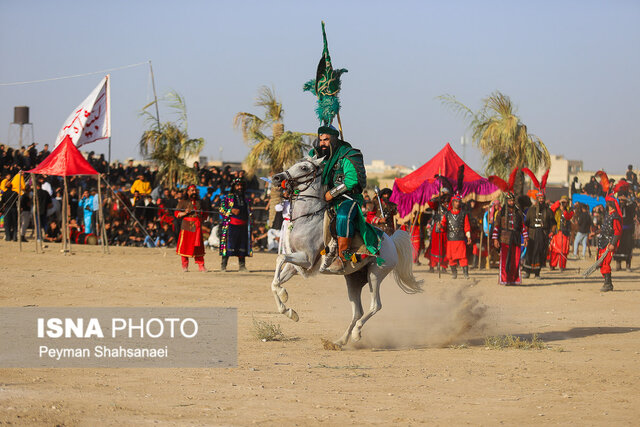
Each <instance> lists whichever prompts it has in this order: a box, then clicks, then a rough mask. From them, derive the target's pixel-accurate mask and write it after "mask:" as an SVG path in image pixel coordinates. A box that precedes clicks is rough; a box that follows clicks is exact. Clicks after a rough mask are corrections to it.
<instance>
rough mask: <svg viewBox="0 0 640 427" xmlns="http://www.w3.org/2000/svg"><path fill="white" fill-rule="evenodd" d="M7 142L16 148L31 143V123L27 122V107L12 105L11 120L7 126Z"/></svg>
mask: <svg viewBox="0 0 640 427" xmlns="http://www.w3.org/2000/svg"><path fill="white" fill-rule="evenodd" d="M7 143H8V144H9V146H11V147H18V148H20V147H25V146H28V145H31V144H32V143H33V123H29V107H27V106H24V105H23V106H20V107H13V122H12V123H11V125H10V126H9V138H8V139H7Z"/></svg>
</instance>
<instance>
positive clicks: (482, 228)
mask: <svg viewBox="0 0 640 427" xmlns="http://www.w3.org/2000/svg"><path fill="white" fill-rule="evenodd" d="M482 219H483V218H482V216H481V217H480V248H479V250H478V266H477V267H476V268H477V269H478V270H479V269H480V266H481V265H482V238H483V237H484V227H483V221H482Z"/></svg>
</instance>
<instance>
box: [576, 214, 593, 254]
mask: <svg viewBox="0 0 640 427" xmlns="http://www.w3.org/2000/svg"><path fill="white" fill-rule="evenodd" d="M574 221H575V220H574ZM577 223H578V232H577V233H576V238H575V240H574V241H573V256H574V257H575V258H578V246H580V243H582V256H581V258H584V257H585V255H586V254H587V245H588V243H589V231H590V230H591V215H589V207H588V206H587V205H585V204H582V203H580V208H579V209H578V216H577Z"/></svg>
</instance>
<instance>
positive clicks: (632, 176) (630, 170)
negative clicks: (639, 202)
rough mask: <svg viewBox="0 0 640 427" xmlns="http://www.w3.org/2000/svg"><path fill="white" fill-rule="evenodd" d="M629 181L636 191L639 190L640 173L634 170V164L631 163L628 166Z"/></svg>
mask: <svg viewBox="0 0 640 427" xmlns="http://www.w3.org/2000/svg"><path fill="white" fill-rule="evenodd" d="M626 177H627V182H628V183H629V184H630V185H631V189H632V190H633V192H634V193H635V192H636V191H638V175H636V173H635V172H634V171H633V165H629V167H628V168H627V175H626Z"/></svg>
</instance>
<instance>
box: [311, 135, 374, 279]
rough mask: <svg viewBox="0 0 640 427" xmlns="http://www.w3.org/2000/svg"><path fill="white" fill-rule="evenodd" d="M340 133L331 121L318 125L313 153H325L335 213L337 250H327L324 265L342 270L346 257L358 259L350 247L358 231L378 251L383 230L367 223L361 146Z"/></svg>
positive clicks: (325, 170)
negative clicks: (346, 139)
mask: <svg viewBox="0 0 640 427" xmlns="http://www.w3.org/2000/svg"><path fill="white" fill-rule="evenodd" d="M339 136H340V133H339V132H338V130H337V129H336V128H334V127H333V126H331V125H328V126H327V125H325V126H320V128H318V139H317V141H316V142H315V143H314V147H313V149H312V150H311V152H310V155H311V156H314V155H317V156H318V157H324V168H323V171H322V184H323V185H325V186H327V192H326V194H325V196H324V197H325V200H326V201H327V202H329V203H330V205H331V208H332V209H333V211H334V213H335V216H336V234H337V240H338V245H337V246H338V248H337V251H336V250H335V249H334V250H330V251H329V252H328V253H327V261H326V262H325V263H324V265H325V268H326V269H327V270H328V271H330V272H336V273H337V272H341V271H343V270H344V263H345V262H347V261H349V260H350V261H352V262H357V258H356V257H355V256H354V253H353V252H352V248H351V242H352V239H353V237H354V236H355V233H356V231H358V232H359V233H360V235H361V236H362V239H363V240H364V244H365V246H366V248H367V251H368V252H369V253H370V254H371V255H376V254H377V253H378V252H379V250H380V241H381V239H380V237H381V236H382V232H381V231H380V230H378V229H376V228H374V227H373V226H371V224H369V223H367V222H366V220H365V217H364V215H363V213H362V204H363V203H364V198H363V197H362V191H363V189H364V187H365V186H366V183H367V175H366V171H365V168H364V160H363V158H362V153H361V152H360V150H357V149H355V148H353V147H352V146H351V145H350V144H349V143H348V142H345V141H343V140H341V139H339Z"/></svg>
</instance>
